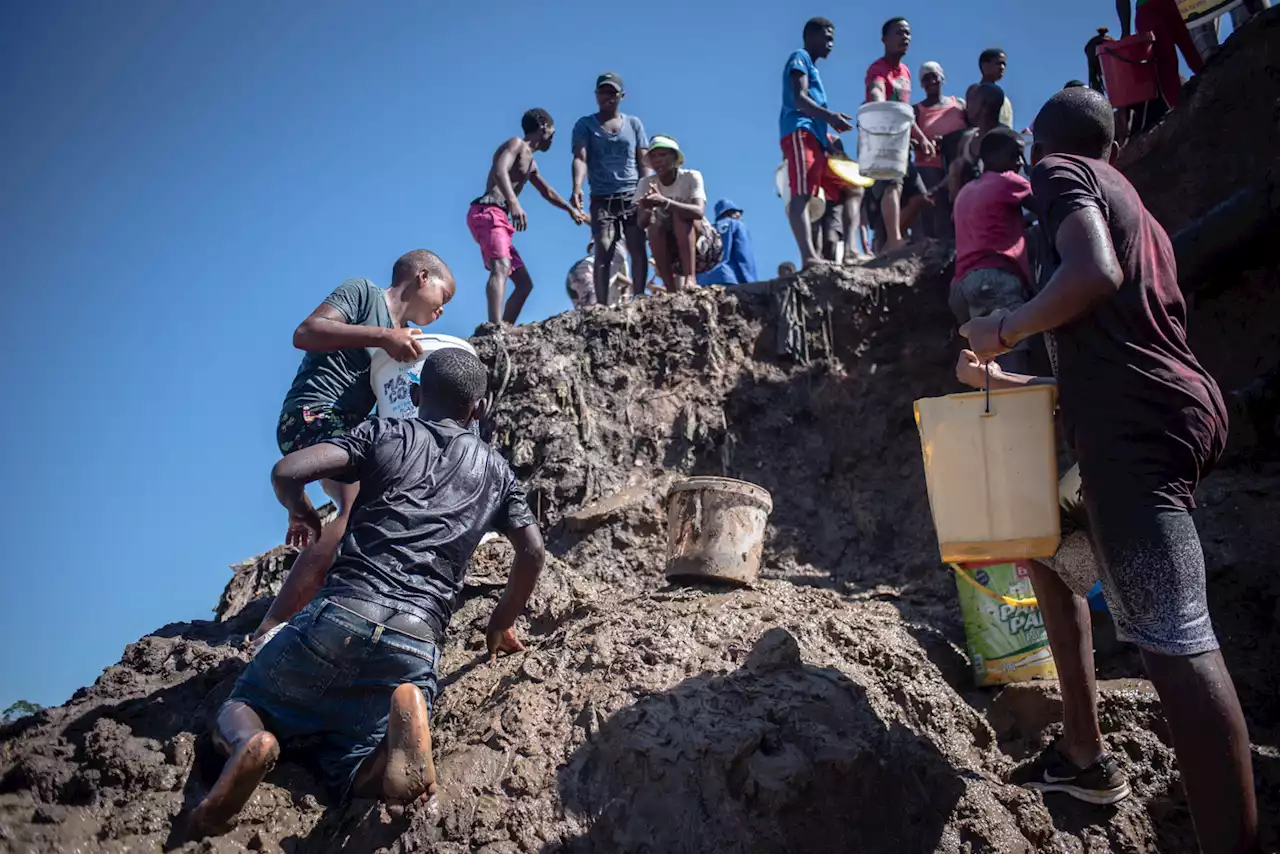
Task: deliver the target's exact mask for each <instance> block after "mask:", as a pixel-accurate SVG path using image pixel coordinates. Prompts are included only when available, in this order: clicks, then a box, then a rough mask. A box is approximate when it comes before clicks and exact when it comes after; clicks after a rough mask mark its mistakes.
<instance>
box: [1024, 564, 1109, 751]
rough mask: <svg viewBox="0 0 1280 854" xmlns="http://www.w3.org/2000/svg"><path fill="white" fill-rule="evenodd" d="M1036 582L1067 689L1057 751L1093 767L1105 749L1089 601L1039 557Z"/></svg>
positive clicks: (1033, 570)
mask: <svg viewBox="0 0 1280 854" xmlns="http://www.w3.org/2000/svg"><path fill="white" fill-rule="evenodd" d="M1031 584H1032V585H1033V586H1034V587H1035V591H1036V598H1037V599H1039V600H1040V615H1041V616H1042V617H1044V628H1045V632H1046V633H1047V634H1048V635H1049V649H1051V650H1052V651H1053V660H1054V662H1055V663H1056V664H1057V666H1058V684H1059V686H1060V687H1061V689H1062V738H1061V739H1059V741H1058V752H1059V753H1061V754H1062V755H1063V756H1065V757H1066V758H1067V759H1069V760H1071V762H1072V763H1073V764H1075V765H1076V767H1078V768H1088V767H1089V766H1090V765H1092V764H1093V763H1094V762H1097V761H1098V758H1099V757H1100V756H1102V752H1103V748H1102V729H1101V727H1100V726H1099V725H1098V705H1097V693H1098V689H1097V683H1096V681H1095V680H1096V675H1095V673H1094V665H1093V633H1092V620H1090V618H1089V602H1088V600H1087V599H1085V598H1084V597H1083V596H1077V595H1075V594H1074V593H1072V592H1071V589H1070V588H1068V587H1067V585H1066V584H1065V583H1063V581H1062V579H1061V578H1059V577H1058V574H1057V573H1056V572H1054V571H1053V570H1052V569H1050V568H1049V567H1047V566H1045V565H1044V564H1041V563H1036V562H1035V561H1031Z"/></svg>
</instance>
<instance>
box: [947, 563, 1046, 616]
mask: <svg viewBox="0 0 1280 854" xmlns="http://www.w3.org/2000/svg"><path fill="white" fill-rule="evenodd" d="M950 567H951V568H952V569H954V570H955V571H956V575H958V576H960V577H961V578H963V579H964V580H965V581H967V582H968V583H969V584H970V585H971V586H973V587H976V588H978V589H979V590H980V591H982V592H983V593H985V594H986V595H988V596H990V597H991V598H992V599H995V600H996V601H997V602H1003V603H1004V604H1006V605H1008V606H1010V607H1012V608H1037V607H1039V606H1040V600H1039V599H1037V598H1036V597H1034V596H1032V597H1031V598H1030V599H1014V598H1013V597H1012V596H1004V595H1002V594H1000V593H997V592H995V591H994V590H992V589H991V588H990V587H985V586H983V585H982V584H979V583H978V580H977V579H976V578H974V577H973V576H972V575H970V574H969V573H968V571H967V570H965V569H964V568H963V567H962V566H960V564H958V563H953V564H950Z"/></svg>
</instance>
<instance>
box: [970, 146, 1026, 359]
mask: <svg viewBox="0 0 1280 854" xmlns="http://www.w3.org/2000/svg"><path fill="white" fill-rule="evenodd" d="M1022 145H1023V143H1022V137H1021V136H1020V135H1019V134H1016V133H1014V132H1013V131H1011V130H1010V129H1009V128H1006V127H999V128H996V129H995V130H993V131H991V132H990V133H988V134H987V135H986V136H985V137H983V139H982V146H981V157H982V167H983V170H984V171H983V173H982V176H981V177H979V178H978V179H977V180H976V181H971V182H969V183H968V184H966V185H965V186H964V189H962V190H961V191H960V195H959V196H957V197H956V202H955V222H956V274H955V278H954V279H953V280H952V282H951V299H950V304H951V310H952V311H953V312H955V315H956V319H957V320H959V321H960V323H961V324H965V323H968V322H969V321H970V320H972V319H973V318H975V317H990V316H992V315H998V314H1007V313H1009V312H1012V311H1016V310H1018V309H1019V308H1021V307H1022V306H1023V305H1024V304H1025V303H1026V301H1027V290H1028V286H1029V285H1030V282H1031V269H1030V266H1029V265H1028V264H1027V242H1026V239H1025V237H1024V236H1023V223H1022V208H1023V206H1024V205H1026V204H1028V203H1029V202H1030V199H1031V182H1030V181H1028V180H1027V179H1026V178H1024V177H1022V174H1021V173H1022V165H1023V156H1022ZM1029 353H1030V342H1028V341H1023V342H1020V343H1019V344H1018V346H1016V347H1014V348H1013V350H1012V351H1010V352H1009V353H1006V354H1004V355H1003V356H1000V357H999V358H998V359H997V361H998V362H999V363H1000V366H1001V367H1002V368H1004V369H1005V370H1006V371H1016V372H1018V373H1026V372H1027V371H1029V370H1030V369H1031V361H1030V358H1029Z"/></svg>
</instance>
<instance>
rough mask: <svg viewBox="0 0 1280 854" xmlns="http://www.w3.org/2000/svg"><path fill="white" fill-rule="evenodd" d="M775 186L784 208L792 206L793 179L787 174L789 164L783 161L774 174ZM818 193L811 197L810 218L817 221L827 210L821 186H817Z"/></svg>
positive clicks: (808, 206)
mask: <svg viewBox="0 0 1280 854" xmlns="http://www.w3.org/2000/svg"><path fill="white" fill-rule="evenodd" d="M773 183H774V186H775V187H776V188H777V190H778V196H779V197H780V198H781V199H782V207H783V210H788V209H790V207H791V179H790V178H789V177H788V176H787V164H786V163H783V164H782V165H781V166H779V167H778V171H777V172H775V173H774V175H773ZM814 191H815V192H816V195H813V196H810V197H809V204H808V205H807V206H806V207H807V208H808V209H809V220H810V221H811V222H817V221H818V220H820V219H822V215H823V214H824V213H826V212H827V200H826V196H825V194H824V193H823V192H822V188H821V187H815V188H814Z"/></svg>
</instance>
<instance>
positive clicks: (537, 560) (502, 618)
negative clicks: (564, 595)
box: [485, 525, 546, 660]
mask: <svg viewBox="0 0 1280 854" xmlns="http://www.w3.org/2000/svg"><path fill="white" fill-rule="evenodd" d="M507 539H509V540H510V541H511V545H513V546H515V550H516V558H515V562H514V563H512V565H511V575H510V576H509V577H508V578H507V587H506V589H505V590H503V591H502V598H501V599H499V600H498V604H497V605H496V606H495V607H494V609H493V615H492V616H490V617H489V629H488V631H487V632H485V641H486V646H487V647H488V649H489V658H490V660H493V659H496V658H497V657H498V653H504V654H509V653H513V652H520V651H522V650H523V649H524V644H522V643H520V641H519V640H518V639H517V638H516V633H515V629H514V626H515V624H516V618H517V617H519V616H520V614H521V612H523V611H524V607H525V605H527V604H529V597H530V596H531V595H532V594H533V588H534V587H535V586H536V585H537V583H538V576H539V575H540V574H541V573H542V565H543V563H544V562H545V560H546V554H545V552H544V551H543V547H542V532H541V531H539V530H538V526H537V525H526V526H525V527H523V528H517V529H516V530H514V531H512V532H510V533H509V534H507Z"/></svg>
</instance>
